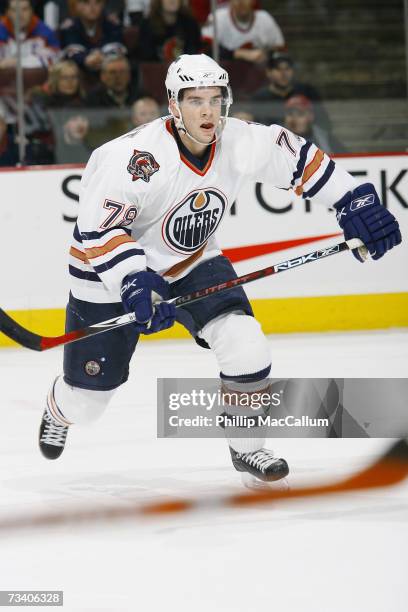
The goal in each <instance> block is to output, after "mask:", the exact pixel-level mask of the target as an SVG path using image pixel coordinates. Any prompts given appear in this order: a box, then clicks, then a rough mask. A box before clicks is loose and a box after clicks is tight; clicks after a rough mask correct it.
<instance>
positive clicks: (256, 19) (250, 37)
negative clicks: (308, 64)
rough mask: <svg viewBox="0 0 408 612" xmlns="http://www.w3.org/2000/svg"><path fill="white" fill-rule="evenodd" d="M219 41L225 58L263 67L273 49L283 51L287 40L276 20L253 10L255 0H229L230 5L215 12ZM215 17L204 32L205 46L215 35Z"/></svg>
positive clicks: (210, 20) (221, 52)
mask: <svg viewBox="0 0 408 612" xmlns="http://www.w3.org/2000/svg"><path fill="white" fill-rule="evenodd" d="M215 19H216V26H217V38H218V40H219V43H220V56H221V58H222V59H240V60H245V61H247V62H252V63H255V64H262V63H264V62H265V61H266V59H267V52H268V51H269V50H271V49H282V48H283V47H284V46H285V39H284V37H283V34H282V31H281V29H280V27H279V26H278V24H277V23H276V21H275V19H274V18H273V17H272V16H271V15H270V14H269V13H267V12H266V11H263V10H258V9H254V3H253V0H230V2H229V6H225V7H221V8H219V9H217V10H216V12H215ZM212 20H213V17H212V15H210V16H209V20H208V23H207V25H206V26H204V28H203V29H202V34H203V37H204V39H205V41H206V43H207V44H208V45H209V46H210V43H211V41H212V39H213V36H214V25H213V23H212Z"/></svg>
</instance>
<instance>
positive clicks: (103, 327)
mask: <svg viewBox="0 0 408 612" xmlns="http://www.w3.org/2000/svg"><path fill="white" fill-rule="evenodd" d="M361 246H362V243H361V241H359V240H356V239H353V240H349V241H347V242H341V243H339V244H334V245H332V246H330V247H327V248H324V249H317V250H316V251H312V252H310V253H307V254H306V255H300V256H298V257H293V258H292V259H287V260H286V261H282V262H280V263H278V264H275V265H273V266H268V267H267V268H263V269H262V270H255V271H254V272H250V273H249V274H244V275H242V276H238V277H237V278H234V279H231V280H228V281H225V282H223V283H219V284H218V285H213V286H212V287H206V288H205V289H199V290H198V291H193V292H192V293H188V294H187V295H182V296H180V297H177V298H173V299H172V300H169V302H172V303H173V304H174V305H175V306H176V307H179V306H185V305H186V304H191V303H192V302H197V301H198V300H202V299H204V298H206V297H208V296H210V295H213V294H215V293H221V292H223V291H228V290H229V289H233V288H234V287H239V286H241V285H246V284H248V283H251V282H253V281H255V280H258V279H259V278H266V277H268V276H272V275H273V274H279V273H281V272H285V271H287V270H293V269H294V268H298V267H299V266H303V265H305V264H308V263H311V262H312V261H318V260H320V259H325V258H327V257H331V256H332V255H337V253H342V252H343V251H347V250H349V249H354V248H359V247H360V248H361ZM135 320H136V317H135V314H134V313H129V314H124V315H122V316H119V317H115V318H113V319H108V320H107V321H102V322H100V323H95V324H93V325H89V326H87V327H83V328H82V329H77V330H75V331H71V332H68V333H66V334H63V335H62V336H56V337H50V336H40V335H39V334H35V333H33V332H31V331H29V330H28V329H25V328H24V327H23V326H22V325H19V323H17V322H16V321H14V319H12V318H11V317H10V316H9V315H8V314H7V313H6V312H4V310H2V309H1V308H0V331H2V332H3V333H4V334H5V335H6V336H8V337H9V338H11V339H12V340H14V341H15V342H17V343H18V344H21V345H22V346H24V347H26V348H29V349H31V350H34V351H45V350H48V349H50V348H54V347H56V346H63V345H65V344H70V343H71V342H78V341H79V340H82V339H83V338H87V337H89V336H94V335H96V334H101V333H104V332H107V331H110V330H112V329H118V328H119V327H123V326H124V325H129V324H130V323H134V322H135Z"/></svg>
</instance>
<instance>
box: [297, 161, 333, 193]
mask: <svg viewBox="0 0 408 612" xmlns="http://www.w3.org/2000/svg"><path fill="white" fill-rule="evenodd" d="M334 168H335V163H334V161H333V160H332V159H331V160H330V161H329V163H328V165H327V168H326V170H325V171H324V173H323V176H321V177H320V178H319V180H318V181H317V182H316V183H315V184H314V185H313V187H311V188H310V189H309V191H305V192H304V193H303V194H302V197H303V198H313V196H315V195H316V193H318V192H319V191H320V190H321V188H322V187H324V185H325V184H326V183H327V181H328V180H329V178H330V177H331V175H332V174H333V172H334Z"/></svg>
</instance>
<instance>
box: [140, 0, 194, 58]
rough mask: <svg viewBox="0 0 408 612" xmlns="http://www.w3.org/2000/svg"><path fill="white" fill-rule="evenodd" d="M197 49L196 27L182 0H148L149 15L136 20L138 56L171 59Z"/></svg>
mask: <svg viewBox="0 0 408 612" xmlns="http://www.w3.org/2000/svg"><path fill="white" fill-rule="evenodd" d="M200 50H201V34H200V28H199V27H198V24H197V23H196V21H195V20H194V19H193V17H191V15H190V12H189V10H188V9H187V8H186V6H184V5H183V4H182V0H152V2H151V7H150V13H149V17H148V18H146V19H143V20H142V22H141V24H140V39H139V56H140V58H141V59H142V60H145V61H162V60H165V61H173V60H174V59H176V58H177V57H178V56H179V55H180V54H181V53H198V52H199V51H200Z"/></svg>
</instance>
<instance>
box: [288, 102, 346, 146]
mask: <svg viewBox="0 0 408 612" xmlns="http://www.w3.org/2000/svg"><path fill="white" fill-rule="evenodd" d="M284 125H285V127H287V128H288V129H289V130H291V131H292V132H294V134H297V135H298V136H302V137H303V138H305V139H306V140H311V141H313V142H314V143H315V144H316V145H317V146H318V147H320V148H322V149H324V150H325V151H326V152H327V153H341V152H344V150H345V149H344V146H343V145H342V144H341V143H340V142H339V141H338V140H337V139H336V138H335V137H333V136H332V135H331V134H330V132H329V131H328V130H325V129H324V128H323V127H321V126H319V125H316V123H315V115H314V111H313V103H312V101H311V100H309V99H308V98H306V96H302V95H298V96H293V97H292V98H289V100H287V101H286V103H285V117H284Z"/></svg>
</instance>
